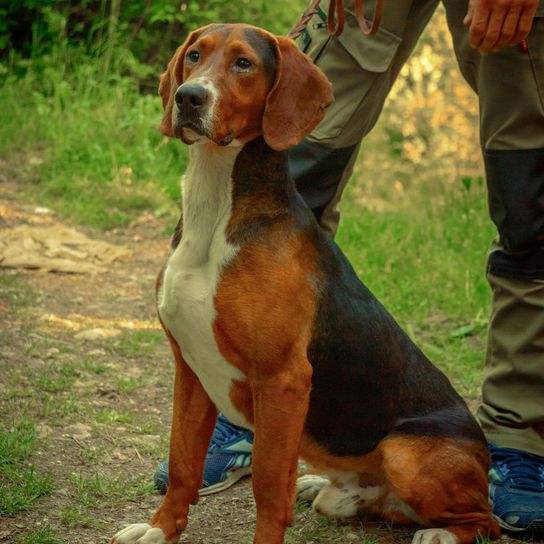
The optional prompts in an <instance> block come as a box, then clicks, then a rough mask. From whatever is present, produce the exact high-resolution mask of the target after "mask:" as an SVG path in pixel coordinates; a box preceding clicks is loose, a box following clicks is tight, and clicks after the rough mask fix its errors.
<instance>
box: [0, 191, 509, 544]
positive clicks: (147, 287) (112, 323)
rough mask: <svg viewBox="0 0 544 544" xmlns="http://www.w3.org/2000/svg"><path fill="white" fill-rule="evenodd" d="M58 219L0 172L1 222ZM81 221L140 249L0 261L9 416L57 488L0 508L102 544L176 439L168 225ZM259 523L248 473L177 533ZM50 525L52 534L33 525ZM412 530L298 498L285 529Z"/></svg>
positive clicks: (356, 538) (391, 537)
mask: <svg viewBox="0 0 544 544" xmlns="http://www.w3.org/2000/svg"><path fill="white" fill-rule="evenodd" d="M56 222H60V219H59V218H58V217H56V216H55V215H54V214H53V213H45V214H44V213H43V210H42V213H36V209H35V206H33V205H29V204H25V203H24V202H22V201H21V198H20V196H19V190H18V187H17V185H16V184H15V183H12V182H9V183H8V182H7V181H3V182H2V183H1V184H0V229H9V228H12V227H14V226H16V225H21V224H29V225H51V224H53V223H56ZM78 229H79V230H81V231H83V232H85V233H86V234H87V235H88V236H89V237H91V238H99V239H103V240H106V241H108V242H110V243H112V244H116V245H119V246H123V247H126V248H128V249H129V250H130V255H129V256H126V257H125V258H123V259H121V260H118V261H115V262H114V263H113V264H111V265H110V266H109V267H108V269H107V271H106V272H105V273H102V274H95V275H89V274H58V273H44V272H40V271H31V270H26V271H22V270H3V271H2V273H1V274H2V278H3V283H2V284H1V286H2V294H1V297H0V340H1V343H0V372H1V377H2V379H1V383H0V393H1V394H0V414H1V418H0V424H2V425H3V426H4V427H5V428H8V429H9V428H10V426H12V425H16V422H17V421H19V420H21V419H25V420H30V421H31V422H32V423H33V424H34V426H35V429H36V432H37V440H36V442H35V446H34V448H33V452H32V454H31V458H30V462H31V463H32V464H33V465H34V466H35V469H36V472H37V473H38V474H41V475H45V474H50V475H51V482H52V490H51V492H50V493H49V494H46V495H45V496H42V497H40V498H39V499H37V500H36V501H34V502H32V503H31V504H30V505H29V506H28V507H26V508H23V509H21V510H19V511H18V512H16V513H14V514H12V515H10V516H5V517H3V518H0V542H14V543H15V542H36V543H40V542H42V543H45V542H51V543H54V542H67V543H74V544H91V543H93V544H96V543H100V542H104V543H105V542H108V541H109V539H110V538H111V536H112V535H113V534H114V533H115V532H117V531H118V530H119V529H121V528H123V527H124V526H125V525H126V524H129V523H134V522H141V521H145V520H147V519H148V518H149V517H150V515H151V514H152V513H153V512H154V510H155V509H156V508H157V506H158V505H159V503H160V501H161V497H160V496H159V495H158V494H157V493H156V492H154V491H153V489H152V486H151V485H150V481H151V477H152V474H153V472H154V470H155V468H156V466H157V464H158V463H159V462H160V461H161V460H163V459H164V458H165V456H166V452H167V442H168V430H169V426H170V417H171V387H172V375H173V364H172V357H171V354H170V350H169V347H168V345H167V342H166V339H165V338H163V334H162V332H161V331H160V328H159V325H158V321H157V319H156V313H155V307H154V282H155V277H156V274H157V272H158V270H159V269H160V267H161V266H162V263H163V261H164V259H165V255H166V250H167V245H168V238H169V237H168V235H167V234H166V230H165V224H164V221H162V220H161V219H157V218H156V217H154V216H152V215H150V214H143V215H142V216H141V217H140V218H139V219H138V220H137V221H134V222H133V223H132V224H131V225H130V226H128V227H126V228H121V229H115V230H113V231H111V232H103V231H93V230H91V229H83V228H80V227H78ZM254 522H255V508H254V502H253V498H252V494H251V481H250V479H249V478H246V479H244V480H242V481H241V482H239V483H238V484H236V485H235V486H234V487H232V488H231V489H229V490H227V491H226V492H224V493H220V494H217V495H213V496H210V497H205V498H202V499H201V500H200V502H199V504H198V505H196V506H194V507H193V508H192V511H191V518H190V525H189V530H188V532H187V533H186V534H184V535H183V536H182V539H181V541H182V542H190V543H193V544H204V543H206V544H210V543H216V542H217V543H219V542H221V543H246V542H247V543H249V542H251V535H252V531H253V527H254ZM42 529H47V531H49V533H48V534H50V536H51V539H52V540H39V539H38V538H37V537H36V536H35V535H36V534H38V533H39V531H40V530H42ZM414 530H415V528H408V529H399V528H394V527H391V526H388V525H385V524H381V523H362V522H361V521H355V522H346V523H333V522H329V521H328V520H326V519H324V518H321V517H319V516H317V515H316V514H314V513H313V512H311V511H310V510H309V508H307V507H306V506H304V505H297V520H296V523H295V525H294V527H292V528H291V529H289V532H288V536H287V542H288V543H289V544H311V543H340V542H342V543H343V542H365V543H370V542H378V543H383V544H386V543H389V542H401V543H402V542H410V540H411V536H412V534H413V531H414ZM33 535H34V536H33ZM501 541H502V542H510V541H512V539H510V538H509V537H507V536H503V537H501Z"/></svg>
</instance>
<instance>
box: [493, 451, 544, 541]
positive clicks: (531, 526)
mask: <svg viewBox="0 0 544 544" xmlns="http://www.w3.org/2000/svg"><path fill="white" fill-rule="evenodd" d="M489 452H490V453H491V468H490V470H489V500H490V501H491V503H492V507H493V514H494V516H495V519H496V520H497V521H498V522H499V525H500V526H501V527H502V528H503V529H506V530H507V531H529V532H543V531H544V457H540V456H538V455H534V454H531V453H527V452H524V451H520V450H514V449H510V448H499V447H497V446H495V445H494V444H490V446H489Z"/></svg>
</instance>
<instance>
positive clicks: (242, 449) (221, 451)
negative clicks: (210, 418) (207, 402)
mask: <svg viewBox="0 0 544 544" xmlns="http://www.w3.org/2000/svg"><path fill="white" fill-rule="evenodd" d="M252 451H253V433H252V432H251V431H248V430H247V429H244V428H243V427H238V426H237V425H234V424H233V423H231V422H230V421H229V420H228V419H227V418H226V417H225V416H224V415H223V414H219V418H218V419H217V424H216V426H215V430H214V432H213V436H212V440H211V442H210V447H209V448H208V454H207V455H206V462H205V465H204V476H203V480H204V481H203V486H202V489H201V490H200V496H201V497H202V496H205V495H211V494H212V493H218V492H219V491H223V490H225V489H227V487H230V486H231V485H232V484H234V483H236V482H237V481H238V480H239V479H240V478H243V477H244V476H248V475H249V474H251V452H252ZM153 483H154V484H155V488H156V489H157V490H158V491H159V492H160V493H166V489H167V488H168V461H163V462H162V463H161V464H160V465H159V466H158V468H157V470H156V471H155V475H154V476H153Z"/></svg>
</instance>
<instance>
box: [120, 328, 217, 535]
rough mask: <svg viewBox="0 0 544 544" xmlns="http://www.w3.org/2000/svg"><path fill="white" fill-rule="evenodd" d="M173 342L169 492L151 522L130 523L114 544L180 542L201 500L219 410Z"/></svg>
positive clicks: (171, 340) (173, 341) (172, 341)
mask: <svg viewBox="0 0 544 544" xmlns="http://www.w3.org/2000/svg"><path fill="white" fill-rule="evenodd" d="M170 342H171V344H172V348H173V351H174V354H175V356H176V377H175V384H174V408H173V415H172V434H171V437H170V457H169V463H168V480H169V486H168V491H167V492H166V496H165V498H164V500H163V502H162V504H161V506H160V507H159V509H158V511H157V513H156V514H155V515H154V516H153V517H152V518H151V520H150V521H149V523H137V524H134V525H130V526H128V527H127V528H125V529H124V530H123V531H120V532H119V533H117V535H115V537H114V538H113V540H112V544H113V543H115V544H133V543H135V542H142V543H144V542H145V544H165V543H167V542H168V543H169V542H177V541H178V540H179V536H180V534H181V533H182V532H183V531H184V530H185V528H186V527H187V514H188V511H189V505H190V504H194V503H196V501H197V500H198V490H199V488H200V486H201V484H202V472H203V468H204V460H205V457H206V451H207V449H208V445H209V443H210V439H211V436H212V432H213V427H214V425H215V421H216V418H217V410H216V408H215V406H214V405H213V403H212V402H211V401H210V399H209V397H208V395H207V393H206V392H205V391H204V388H203V387H202V385H201V384H200V381H199V380H198V378H197V377H196V375H195V374H194V373H193V371H192V370H191V369H190V368H189V366H188V365H187V363H185V361H184V360H183V358H182V356H181V352H180V349H179V347H178V345H177V343H176V342H175V340H173V339H172V338H171V337H170ZM139 539H142V540H139Z"/></svg>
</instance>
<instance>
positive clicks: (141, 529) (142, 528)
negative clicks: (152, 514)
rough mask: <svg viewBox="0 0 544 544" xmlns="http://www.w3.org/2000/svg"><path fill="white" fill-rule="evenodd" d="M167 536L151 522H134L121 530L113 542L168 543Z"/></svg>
mask: <svg viewBox="0 0 544 544" xmlns="http://www.w3.org/2000/svg"><path fill="white" fill-rule="evenodd" d="M168 542H169V541H168V540H166V536H165V534H164V532H163V530H162V529H160V528H159V527H151V525H149V523H134V524H133V525H129V526H128V527H125V528H124V529H123V530H122V531H119V532H118V533H117V534H116V535H115V536H114V537H113V539H112V541H111V544H167V543H168Z"/></svg>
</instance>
